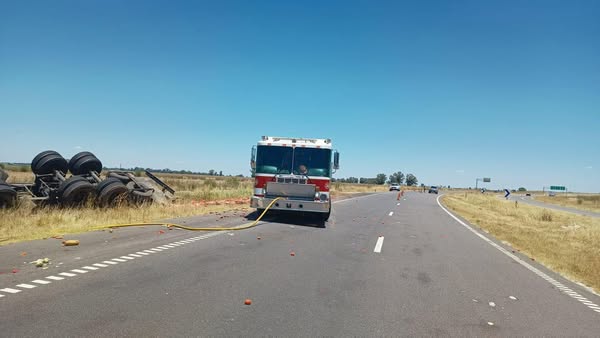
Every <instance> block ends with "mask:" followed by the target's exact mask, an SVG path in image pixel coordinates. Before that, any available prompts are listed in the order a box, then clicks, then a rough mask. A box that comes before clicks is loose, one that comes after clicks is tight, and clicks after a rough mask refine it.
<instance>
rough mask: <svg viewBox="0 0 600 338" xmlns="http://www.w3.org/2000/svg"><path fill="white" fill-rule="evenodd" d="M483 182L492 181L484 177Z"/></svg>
mask: <svg viewBox="0 0 600 338" xmlns="http://www.w3.org/2000/svg"><path fill="white" fill-rule="evenodd" d="M483 181H484V182H491V181H492V179H491V178H489V177H484V178H483Z"/></svg>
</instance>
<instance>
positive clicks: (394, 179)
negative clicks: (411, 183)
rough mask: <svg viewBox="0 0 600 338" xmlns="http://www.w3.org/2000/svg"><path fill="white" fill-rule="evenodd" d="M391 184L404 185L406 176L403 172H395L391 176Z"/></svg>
mask: <svg viewBox="0 0 600 338" xmlns="http://www.w3.org/2000/svg"><path fill="white" fill-rule="evenodd" d="M390 183H398V184H402V183H404V174H403V173H402V172H401V171H398V172H395V173H393V174H391V175H390Z"/></svg>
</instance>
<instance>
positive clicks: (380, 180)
mask: <svg viewBox="0 0 600 338" xmlns="http://www.w3.org/2000/svg"><path fill="white" fill-rule="evenodd" d="M385 180H387V175H386V174H377V177H376V178H375V183H377V184H385Z"/></svg>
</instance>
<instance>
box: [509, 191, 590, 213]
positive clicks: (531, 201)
mask: <svg viewBox="0 0 600 338" xmlns="http://www.w3.org/2000/svg"><path fill="white" fill-rule="evenodd" d="M509 198H510V199H511V200H514V201H518V202H519V203H521V202H522V203H526V204H529V205H533V206H536V207H542V208H546V209H553V210H558V211H567V212H571V213H574V214H578V215H584V216H590V217H600V213H597V212H593V211H587V210H579V209H575V208H569V207H564V206H562V205H556V204H551V203H544V202H541V201H536V200H535V199H533V198H531V197H528V196H514V195H511V196H509Z"/></svg>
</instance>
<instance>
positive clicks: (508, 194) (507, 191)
mask: <svg viewBox="0 0 600 338" xmlns="http://www.w3.org/2000/svg"><path fill="white" fill-rule="evenodd" d="M504 192H505V193H506V195H504V198H506V199H508V196H510V191H509V190H508V189H504Z"/></svg>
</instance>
